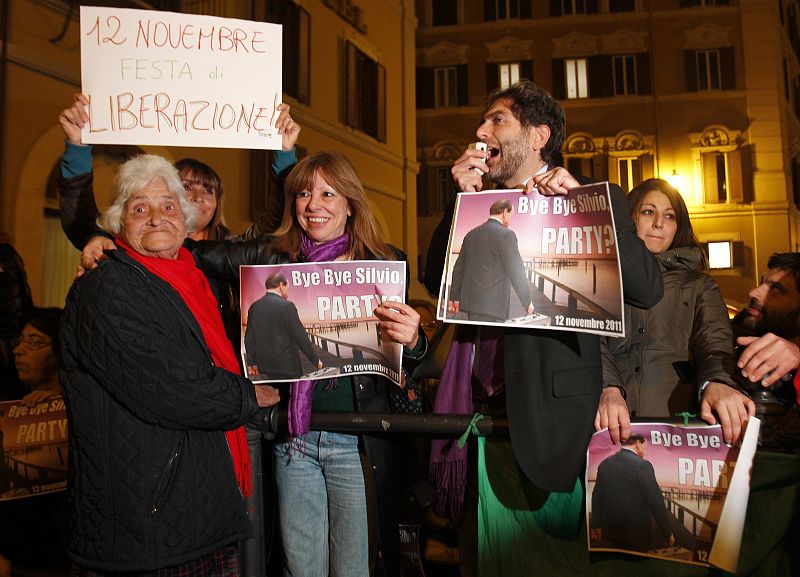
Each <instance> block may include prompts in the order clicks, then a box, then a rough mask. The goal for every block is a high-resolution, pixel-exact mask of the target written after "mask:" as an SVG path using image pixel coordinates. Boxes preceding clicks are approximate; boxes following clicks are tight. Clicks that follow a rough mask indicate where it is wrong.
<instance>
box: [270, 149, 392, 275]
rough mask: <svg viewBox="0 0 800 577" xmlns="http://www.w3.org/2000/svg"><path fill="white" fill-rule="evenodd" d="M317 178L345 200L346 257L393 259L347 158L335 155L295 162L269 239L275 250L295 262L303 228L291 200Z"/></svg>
mask: <svg viewBox="0 0 800 577" xmlns="http://www.w3.org/2000/svg"><path fill="white" fill-rule="evenodd" d="M317 175H319V176H320V178H322V179H323V180H324V181H325V182H327V183H328V184H329V185H330V186H331V187H333V189H334V190H335V191H336V192H337V193H339V194H341V195H342V196H344V197H345V198H346V199H347V204H348V207H349V208H350V216H349V217H347V222H346V223H345V232H347V233H349V234H350V247H349V250H348V252H347V256H348V257H349V258H351V259H354V260H359V259H365V258H369V257H370V256H372V257H377V258H380V259H389V258H392V257H393V251H392V249H391V247H389V245H388V244H387V243H386V241H385V240H384V238H383V233H382V232H381V230H380V227H379V226H378V221H377V220H376V219H375V215H374V214H372V211H371V210H370V208H369V204H368V203H367V196H366V194H365V193H364V187H363V186H362V184H361V181H360V180H359V178H358V175H357V174H356V171H355V169H354V168H353V165H352V164H350V161H349V160H347V157H346V156H345V155H343V154H341V153H339V152H317V153H316V154H312V155H311V156H307V157H306V158H304V159H303V160H301V161H300V162H298V163H297V166H295V167H294V169H292V172H291V173H290V174H289V176H288V177H287V178H286V183H285V184H284V208H283V219H282V220H281V225H280V226H279V227H278V230H276V231H275V233H274V235H273V240H272V248H273V250H275V251H278V252H283V253H286V254H288V255H289V257H290V258H291V259H292V260H296V259H297V256H298V254H299V252H300V235H301V234H303V229H302V228H301V227H300V223H299V222H298V220H297V215H296V213H295V198H296V196H297V194H298V193H300V192H303V191H309V190H311V189H312V188H313V187H314V180H315V178H316V176H317Z"/></svg>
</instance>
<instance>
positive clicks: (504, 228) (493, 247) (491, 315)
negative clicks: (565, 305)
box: [447, 200, 533, 323]
mask: <svg viewBox="0 0 800 577" xmlns="http://www.w3.org/2000/svg"><path fill="white" fill-rule="evenodd" d="M513 211H514V207H513V206H512V205H511V202H509V201H508V200H498V201H497V202H495V203H493V204H492V206H490V207H489V219H488V220H487V221H486V222H484V223H483V224H482V225H480V226H477V227H475V228H473V229H472V230H471V231H469V232H468V233H467V234H466V236H464V241H463V242H462V243H461V252H460V253H459V255H458V258H457V259H456V264H455V266H454V267H453V285H452V287H451V288H450V300H449V302H448V306H447V310H448V311H449V312H451V313H454V314H455V313H458V312H465V313H467V316H468V317H469V319H470V320H472V321H487V322H500V323H501V322H503V321H505V320H506V319H508V316H509V306H510V301H511V287H512V286H513V287H514V291H515V292H516V293H517V296H518V297H519V300H520V303H522V314H529V315H530V314H533V303H532V302H531V294H530V290H529V289H528V278H527V277H526V276H525V266H524V265H523V264H522V257H521V256H520V255H519V245H518V243H517V235H516V234H514V231H512V230H511V229H510V228H508V225H509V224H510V223H511V214H512V212H513ZM512 316H517V315H512Z"/></svg>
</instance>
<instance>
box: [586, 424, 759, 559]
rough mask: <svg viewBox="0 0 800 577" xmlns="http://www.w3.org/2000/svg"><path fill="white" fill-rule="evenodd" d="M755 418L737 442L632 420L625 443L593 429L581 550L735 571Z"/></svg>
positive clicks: (699, 429)
mask: <svg viewBox="0 0 800 577" xmlns="http://www.w3.org/2000/svg"><path fill="white" fill-rule="evenodd" d="M759 426H760V421H759V420H758V419H757V418H755V417H751V418H750V420H749V421H748V424H747V430H746V432H745V435H744V438H743V440H742V444H741V447H738V446H728V445H726V444H725V442H724V441H723V436H722V428H721V427H720V426H719V425H714V426H679V425H669V424H665V423H635V424H632V425H631V435H630V437H628V441H627V442H626V443H625V444H617V445H614V444H612V442H611V436H610V435H609V433H608V429H603V430H602V431H599V432H597V433H595V434H594V435H593V437H592V440H591V442H590V443H589V449H588V452H587V463H586V526H587V527H589V531H588V541H589V551H616V552H623V553H630V554H633V555H640V556H644V557H653V558H658V559H665V560H670V561H678V562H683V563H690V564H695V565H702V566H707V567H710V566H715V567H720V568H722V569H724V570H726V571H730V572H732V573H735V572H736V567H737V563H738V557H739V547H740V544H741V538H742V530H743V528H744V518H745V514H744V512H745V510H746V509H747V501H748V497H749V491H750V471H751V468H752V464H753V456H754V454H755V448H756V444H757V440H758V430H759Z"/></svg>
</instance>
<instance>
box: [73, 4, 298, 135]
mask: <svg viewBox="0 0 800 577" xmlns="http://www.w3.org/2000/svg"><path fill="white" fill-rule="evenodd" d="M80 28H81V87H82V91H83V93H84V94H85V95H86V97H87V99H88V100H89V106H88V114H89V123H88V125H87V126H85V127H84V129H83V133H82V138H83V142H84V143H88V144H151V145H162V146H208V147H218V148H261V149H272V150H278V149H280V147H281V135H279V134H278V133H277V132H276V131H275V129H274V123H275V120H276V119H277V117H278V112H277V111H276V110H275V108H276V107H277V105H278V104H280V102H281V95H282V88H281V79H282V76H281V74H282V60H281V58H282V50H283V48H282V41H281V37H282V28H281V26H280V25H278V24H271V23H268V22H251V21H248V20H238V19H233V18H221V17H217V16H202V15H196V14H178V13H173V12H158V11H154V10H133V9H125V8H100V7H94V6H81V18H80Z"/></svg>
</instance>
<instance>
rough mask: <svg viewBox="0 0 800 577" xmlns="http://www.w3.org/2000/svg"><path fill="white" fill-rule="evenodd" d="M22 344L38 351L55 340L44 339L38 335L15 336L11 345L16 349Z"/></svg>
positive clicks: (30, 349)
mask: <svg viewBox="0 0 800 577" xmlns="http://www.w3.org/2000/svg"><path fill="white" fill-rule="evenodd" d="M22 344H24V345H25V348H26V349H28V350H29V351H38V350H39V349H43V348H45V347H46V346H48V345H52V344H53V341H50V340H47V339H43V338H42V337H39V336H36V335H33V336H31V337H15V338H13V339H11V346H12V347H13V348H15V349H16V348H17V347H18V346H20V345H22Z"/></svg>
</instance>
